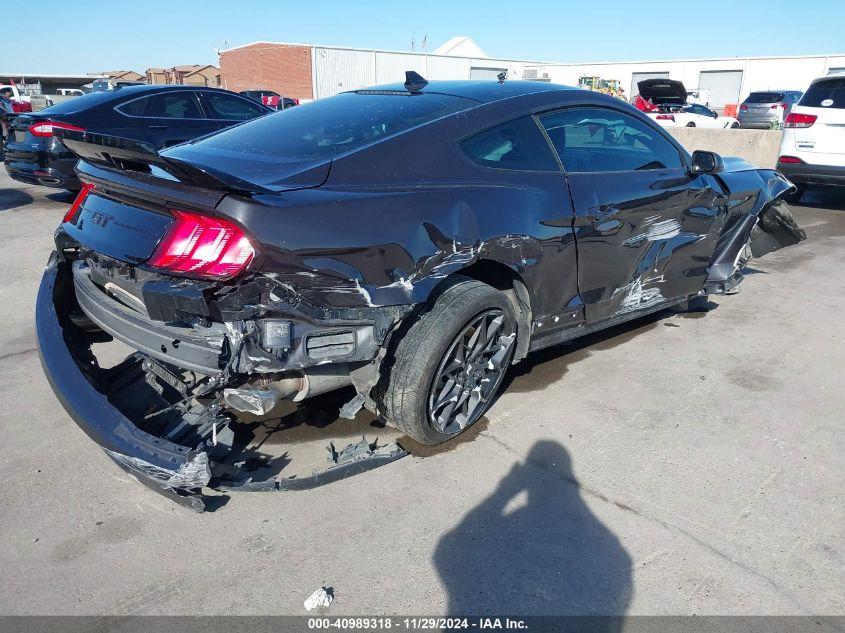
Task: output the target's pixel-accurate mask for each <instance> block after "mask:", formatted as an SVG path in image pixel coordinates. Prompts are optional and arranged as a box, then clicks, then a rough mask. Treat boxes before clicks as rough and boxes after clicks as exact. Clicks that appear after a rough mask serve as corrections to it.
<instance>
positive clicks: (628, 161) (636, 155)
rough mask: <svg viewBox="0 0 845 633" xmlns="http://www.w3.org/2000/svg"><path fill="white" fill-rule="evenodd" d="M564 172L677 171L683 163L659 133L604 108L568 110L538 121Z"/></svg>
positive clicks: (630, 118)
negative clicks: (547, 136)
mask: <svg viewBox="0 0 845 633" xmlns="http://www.w3.org/2000/svg"><path fill="white" fill-rule="evenodd" d="M540 122H541V123H542V125H543V127H544V128H545V129H546V132H547V133H548V135H549V138H550V139H551V141H552V145H554V148H555V150H556V151H557V153H558V156H560V161H561V162H562V163H563V167H564V169H566V171H568V172H570V173H579V172H581V173H587V172H612V171H636V170H646V169H671V168H681V167H683V166H684V163H683V161H682V159H681V155H680V153H679V152H678V150H677V149H676V148H675V146H674V145H672V143H670V142H669V141H668V140H666V139H665V138H664V137H663V135H662V134H660V132H658V131H657V130H655V129H653V128H651V127H650V126H649V125H647V124H646V123H644V122H642V121H640V120H638V119H635V118H634V117H632V116H629V115H627V114H623V113H622V112H617V111H615V110H608V109H605V108H572V109H569V110H561V111H559V112H553V113H551V114H547V115H545V116H543V117H541V118H540Z"/></svg>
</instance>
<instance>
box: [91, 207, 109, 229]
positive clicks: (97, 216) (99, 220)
mask: <svg viewBox="0 0 845 633" xmlns="http://www.w3.org/2000/svg"><path fill="white" fill-rule="evenodd" d="M109 220H114V217H113V216H110V215H106V214H105V213H100V212H99V211H95V212H94V213H93V214H92V215H91V221H92V222H93V223H94V224H97V225H99V226H102V227H103V228H105V226H106V224H108V223H109Z"/></svg>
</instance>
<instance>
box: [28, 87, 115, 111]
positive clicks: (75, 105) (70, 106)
mask: <svg viewBox="0 0 845 633" xmlns="http://www.w3.org/2000/svg"><path fill="white" fill-rule="evenodd" d="M114 98H115V96H114V92H112V91H111V90H109V91H108V92H91V93H89V94H87V95H81V96H79V97H73V98H72V99H68V100H67V101H62V102H61V103H57V104H56V105H52V106H50V107H49V108H44V109H43V110H41V111H40V112H39V113H38V114H73V113H74V112H79V111H80V110H85V109H86V108H93V107H94V106H98V105H100V104H101V103H105V102H107V101H111V100H112V99H114Z"/></svg>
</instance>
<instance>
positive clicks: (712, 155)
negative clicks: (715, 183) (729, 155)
mask: <svg viewBox="0 0 845 633" xmlns="http://www.w3.org/2000/svg"><path fill="white" fill-rule="evenodd" d="M724 168H725V162H724V161H723V160H722V157H721V156H719V155H718V154H717V153H716V152H706V151H704V150H700V149H697V150H695V151H694V152H693V153H692V162H691V163H690V168H689V171H690V173H691V174H693V175H696V176H697V175H698V174H718V173H719V172H720V171H722V170H723V169H724Z"/></svg>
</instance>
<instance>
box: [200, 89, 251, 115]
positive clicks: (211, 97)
mask: <svg viewBox="0 0 845 633" xmlns="http://www.w3.org/2000/svg"><path fill="white" fill-rule="evenodd" d="M205 102H206V103H207V104H208V107H209V110H210V112H209V113H208V114H209V116H210V117H211V118H212V119H225V120H227V121H248V120H249V119H254V118H255V117H257V116H261V115H262V114H264V113H265V110H264V109H263V108H261V107H259V106H257V105H256V104H255V103H250V102H249V101H247V100H246V99H239V98H238V97H233V96H232V95H227V94H225V93H222V92H206V93H205Z"/></svg>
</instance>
